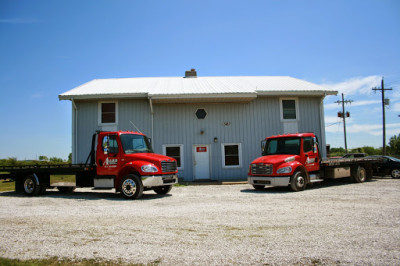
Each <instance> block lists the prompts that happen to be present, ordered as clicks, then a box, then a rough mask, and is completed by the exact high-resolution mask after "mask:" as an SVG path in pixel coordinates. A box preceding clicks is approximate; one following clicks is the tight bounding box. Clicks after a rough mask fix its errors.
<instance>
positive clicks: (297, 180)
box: [296, 176, 304, 187]
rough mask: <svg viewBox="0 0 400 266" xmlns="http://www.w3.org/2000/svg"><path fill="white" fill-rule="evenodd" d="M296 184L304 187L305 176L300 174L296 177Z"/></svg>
mask: <svg viewBox="0 0 400 266" xmlns="http://www.w3.org/2000/svg"><path fill="white" fill-rule="evenodd" d="M296 185H297V186H298V187H303V186H304V177H302V176H299V177H298V178H297V179H296Z"/></svg>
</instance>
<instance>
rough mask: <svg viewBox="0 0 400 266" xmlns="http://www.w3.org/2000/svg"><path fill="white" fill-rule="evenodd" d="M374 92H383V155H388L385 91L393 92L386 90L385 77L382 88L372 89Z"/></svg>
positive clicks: (389, 89)
mask: <svg viewBox="0 0 400 266" xmlns="http://www.w3.org/2000/svg"><path fill="white" fill-rule="evenodd" d="M372 90H373V91H375V92H376V91H381V92H382V128H383V144H382V153H383V155H386V116H385V91H391V90H392V88H387V89H385V84H384V82H383V77H382V81H381V87H380V88H377V87H375V88H372Z"/></svg>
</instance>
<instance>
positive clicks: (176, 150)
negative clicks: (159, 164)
mask: <svg viewBox="0 0 400 266" xmlns="http://www.w3.org/2000/svg"><path fill="white" fill-rule="evenodd" d="M162 150H163V154H164V155H166V156H169V157H172V158H174V159H175V160H176V162H177V165H178V170H183V168H184V167H183V166H184V157H183V144H164V145H162Z"/></svg>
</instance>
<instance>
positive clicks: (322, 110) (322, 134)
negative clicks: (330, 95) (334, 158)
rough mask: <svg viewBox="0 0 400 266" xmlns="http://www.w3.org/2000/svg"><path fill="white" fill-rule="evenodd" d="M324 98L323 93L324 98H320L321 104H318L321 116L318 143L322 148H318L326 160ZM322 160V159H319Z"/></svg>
mask: <svg viewBox="0 0 400 266" xmlns="http://www.w3.org/2000/svg"><path fill="white" fill-rule="evenodd" d="M325 97H326V92H324V97H322V99H321V102H320V104H319V109H320V111H319V112H320V114H321V118H320V125H321V137H320V141H321V140H322V141H321V142H322V143H321V144H322V146H320V151H322V157H323V158H326V157H327V154H326V134H325V110H324V99H325ZM321 159H322V158H321Z"/></svg>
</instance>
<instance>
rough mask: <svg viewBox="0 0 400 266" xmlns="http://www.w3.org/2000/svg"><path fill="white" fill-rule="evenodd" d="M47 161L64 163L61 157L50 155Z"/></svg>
mask: <svg viewBox="0 0 400 266" xmlns="http://www.w3.org/2000/svg"><path fill="white" fill-rule="evenodd" d="M49 161H50V162H52V163H59V164H62V163H64V160H63V159H61V158H57V157H51V158H50V160H49Z"/></svg>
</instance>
